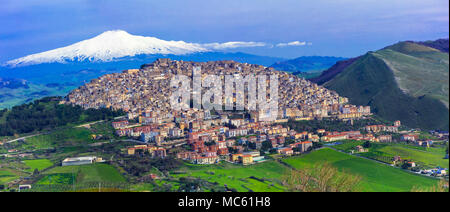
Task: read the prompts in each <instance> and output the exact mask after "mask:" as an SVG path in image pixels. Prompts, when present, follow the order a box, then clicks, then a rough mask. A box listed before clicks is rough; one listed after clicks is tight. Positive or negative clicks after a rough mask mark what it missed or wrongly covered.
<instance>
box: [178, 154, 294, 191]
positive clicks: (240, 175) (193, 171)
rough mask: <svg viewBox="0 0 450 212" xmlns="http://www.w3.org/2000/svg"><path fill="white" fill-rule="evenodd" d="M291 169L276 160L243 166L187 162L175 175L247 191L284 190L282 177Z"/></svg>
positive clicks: (224, 163) (225, 163) (223, 163)
mask: <svg viewBox="0 0 450 212" xmlns="http://www.w3.org/2000/svg"><path fill="white" fill-rule="evenodd" d="M288 170H289V169H288V168H287V167H285V166H284V165H282V164H280V163H278V162H276V161H267V162H264V163H261V164H255V165H249V166H242V165H234V164H230V163H227V162H222V163H220V164H217V165H193V164H186V165H185V166H184V167H182V168H180V169H179V170H177V171H176V172H172V173H171V176H174V177H187V176H190V177H195V178H201V179H203V180H207V181H209V182H216V183H218V184H219V185H221V186H225V185H226V187H227V188H228V189H230V190H236V191H240V192H245V191H272V192H273V191H284V188H283V186H282V185H281V182H280V181H279V179H280V177H281V176H282V175H283V174H284V173H286V172H287V171H288Z"/></svg>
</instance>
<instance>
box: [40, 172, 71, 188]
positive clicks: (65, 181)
mask: <svg viewBox="0 0 450 212" xmlns="http://www.w3.org/2000/svg"><path fill="white" fill-rule="evenodd" d="M75 179H76V174H71V173H61V174H48V175H45V176H44V177H43V178H41V179H40V180H39V181H38V182H37V183H36V184H44V185H54V184H58V185H59V184H62V185H72V184H73V183H74V182H75Z"/></svg>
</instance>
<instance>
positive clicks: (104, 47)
mask: <svg viewBox="0 0 450 212" xmlns="http://www.w3.org/2000/svg"><path fill="white" fill-rule="evenodd" d="M264 45H265V44H264V43H259V42H227V43H209V44H198V43H187V42H184V41H165V40H161V39H158V38H155V37H145V36H137V35H131V34H129V33H128V32H125V31H123V30H113V31H106V32H103V33H102V34H100V35H98V36H96V37H94V38H91V39H88V40H84V41H80V42H78V43H75V44H72V45H70V46H66V47H62V48H57V49H54V50H50V51H45V52H42V53H37V54H31V55H28V56H25V57H21V58H18V59H14V60H10V61H8V62H6V64H7V65H9V66H20V65H32V64H40V63H52V62H58V63H64V62H66V61H85V60H89V61H103V62H104V61H111V60H113V59H114V58H121V57H126V56H135V55H140V54H173V55H184V54H190V53H197V52H208V51H211V50H221V49H227V48H238V47H253V46H264Z"/></svg>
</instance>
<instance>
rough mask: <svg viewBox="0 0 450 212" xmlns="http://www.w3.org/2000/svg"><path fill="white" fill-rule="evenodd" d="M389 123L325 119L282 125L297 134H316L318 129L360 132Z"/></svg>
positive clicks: (290, 121)
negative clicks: (362, 128)
mask: <svg viewBox="0 0 450 212" xmlns="http://www.w3.org/2000/svg"><path fill="white" fill-rule="evenodd" d="M386 123H387V122H384V121H381V120H378V119H375V118H371V119H360V120H354V122H353V125H351V124H350V123H349V122H343V121H341V120H332V119H323V120H310V121H293V120H289V121H288V122H287V123H282V125H283V126H284V127H289V128H290V129H293V130H295V131H297V132H303V131H308V132H315V131H316V130H318V129H325V130H326V131H350V130H359V129H360V128H361V127H364V126H366V125H372V124H386Z"/></svg>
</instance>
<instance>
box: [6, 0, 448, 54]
mask: <svg viewBox="0 0 450 212" xmlns="http://www.w3.org/2000/svg"><path fill="white" fill-rule="evenodd" d="M448 8H449V1H448V0H426V1H425V0H311V1H300V0H240V1H237V0H204V1H200V0H152V1H148V0H146V1H145V0H133V1H122V0H117V1H116V0H64V1H58V0H52V1H49V0H40V1H39V0H2V2H1V4H0V62H5V61H6V60H10V59H14V58H17V57H22V56H25V55H28V54H32V53H38V52H42V51H46V50H50V49H54V48H58V47H63V46H67V45H70V44H72V43H75V42H78V41H81V40H84V39H88V38H91V37H94V36H96V35H98V34H100V33H102V32H104V31H106V30H113V29H122V30H125V31H127V32H129V33H131V34H136V35H144V36H153V37H158V38H160V39H164V40H184V41H186V42H196V43H211V42H227V41H255V42H265V43H269V44H273V45H275V46H274V47H272V48H270V47H269V46H266V47H254V48H245V49H244V48H242V49H234V50H233V51H242V52H248V53H254V54H260V55H270V56H279V57H287V58H294V57H298V56H304V55H331V56H344V57H352V56H357V55H360V54H363V53H365V52H367V51H370V50H376V49H379V48H382V47H384V46H386V45H390V44H393V43H395V42H397V41H402V40H431V39H437V38H447V37H448V36H449V27H448V25H449V10H448ZM293 41H299V42H307V43H308V42H309V43H312V45H293V46H292V45H284V46H283V45H282V46H278V47H277V46H276V44H278V43H289V42H293ZM294 44H295V43H294ZM297 44H298V43H297Z"/></svg>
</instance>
